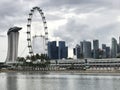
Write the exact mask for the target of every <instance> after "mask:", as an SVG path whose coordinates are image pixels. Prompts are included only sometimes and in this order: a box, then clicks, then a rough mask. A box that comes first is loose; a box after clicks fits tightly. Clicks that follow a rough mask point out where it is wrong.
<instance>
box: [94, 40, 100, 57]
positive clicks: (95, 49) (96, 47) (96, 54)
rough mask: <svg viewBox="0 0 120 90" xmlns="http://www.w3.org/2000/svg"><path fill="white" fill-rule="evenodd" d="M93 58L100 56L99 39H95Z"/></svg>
mask: <svg viewBox="0 0 120 90" xmlns="http://www.w3.org/2000/svg"><path fill="white" fill-rule="evenodd" d="M93 58H95V59H98V58H99V41H98V40H93Z"/></svg>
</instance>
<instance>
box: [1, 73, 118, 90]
mask: <svg viewBox="0 0 120 90" xmlns="http://www.w3.org/2000/svg"><path fill="white" fill-rule="evenodd" d="M0 85H1V87H0V90H119V88H120V76H110V75H108V76H99V75H97V76H96V75H79V74H69V73H62V74H58V73H0Z"/></svg>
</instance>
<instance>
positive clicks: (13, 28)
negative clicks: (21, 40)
mask: <svg viewBox="0 0 120 90" xmlns="http://www.w3.org/2000/svg"><path fill="white" fill-rule="evenodd" d="M21 29H22V28H21V27H16V26H15V27H11V28H10V29H9V30H8V32H7V34H10V32H18V31H19V30H21Z"/></svg>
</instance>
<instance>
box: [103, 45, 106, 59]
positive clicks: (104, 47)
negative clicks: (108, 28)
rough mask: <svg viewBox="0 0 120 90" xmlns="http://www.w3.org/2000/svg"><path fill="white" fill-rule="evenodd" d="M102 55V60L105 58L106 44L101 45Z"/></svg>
mask: <svg viewBox="0 0 120 90" xmlns="http://www.w3.org/2000/svg"><path fill="white" fill-rule="evenodd" d="M102 50H103V55H102V58H106V44H102Z"/></svg>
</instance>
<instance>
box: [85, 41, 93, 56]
mask: <svg viewBox="0 0 120 90" xmlns="http://www.w3.org/2000/svg"><path fill="white" fill-rule="evenodd" d="M91 54H92V52H91V42H89V41H83V57H84V58H91Z"/></svg>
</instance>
